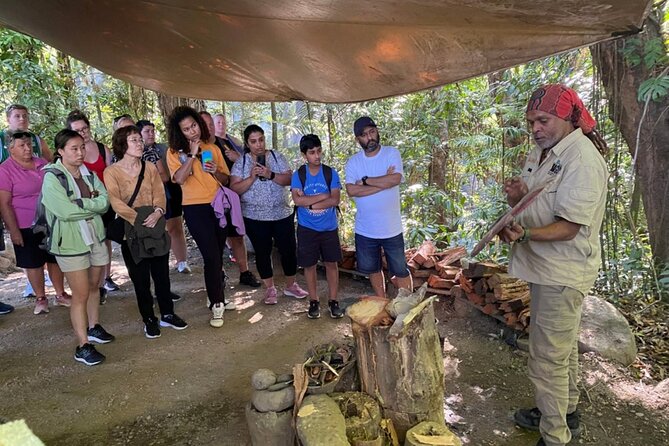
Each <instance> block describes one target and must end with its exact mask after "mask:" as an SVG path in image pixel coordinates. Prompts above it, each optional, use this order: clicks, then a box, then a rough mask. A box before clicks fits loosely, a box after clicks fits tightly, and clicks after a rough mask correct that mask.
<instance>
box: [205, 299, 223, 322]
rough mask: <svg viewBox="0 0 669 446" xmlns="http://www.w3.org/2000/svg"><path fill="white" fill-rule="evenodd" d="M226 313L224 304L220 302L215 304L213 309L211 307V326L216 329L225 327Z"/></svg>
mask: <svg viewBox="0 0 669 446" xmlns="http://www.w3.org/2000/svg"><path fill="white" fill-rule="evenodd" d="M224 312H225V307H224V306H223V303H222V302H219V303H217V304H214V306H213V307H211V313H212V316H211V320H210V321H209V325H211V326H212V327H215V328H219V327H222V326H223V313H224Z"/></svg>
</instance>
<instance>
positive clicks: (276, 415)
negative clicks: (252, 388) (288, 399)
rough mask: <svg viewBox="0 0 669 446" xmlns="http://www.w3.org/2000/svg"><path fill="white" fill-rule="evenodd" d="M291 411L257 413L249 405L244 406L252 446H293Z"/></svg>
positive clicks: (293, 432) (293, 435)
mask: <svg viewBox="0 0 669 446" xmlns="http://www.w3.org/2000/svg"><path fill="white" fill-rule="evenodd" d="M292 421H293V411H292V410H285V411H283V412H266V413H262V412H258V411H257V410H255V409H254V408H253V405H252V404H251V403H249V404H247V405H246V424H247V425H248V427H249V434H250V435H251V444H252V445H253V446H293V445H294V444H295V430H293V424H292Z"/></svg>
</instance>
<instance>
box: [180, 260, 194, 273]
mask: <svg viewBox="0 0 669 446" xmlns="http://www.w3.org/2000/svg"><path fill="white" fill-rule="evenodd" d="M177 271H178V272H180V273H182V274H190V273H191V270H190V266H188V262H179V263H177Z"/></svg>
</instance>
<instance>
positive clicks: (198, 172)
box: [167, 143, 230, 205]
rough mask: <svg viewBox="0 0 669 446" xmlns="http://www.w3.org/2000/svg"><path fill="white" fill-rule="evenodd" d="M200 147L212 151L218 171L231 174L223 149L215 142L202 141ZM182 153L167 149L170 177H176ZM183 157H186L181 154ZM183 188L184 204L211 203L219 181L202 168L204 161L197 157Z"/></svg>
mask: <svg viewBox="0 0 669 446" xmlns="http://www.w3.org/2000/svg"><path fill="white" fill-rule="evenodd" d="M200 148H201V149H202V151H205V150H208V151H210V152H211V155H212V159H213V162H214V163H215V164H216V170H217V171H218V172H220V173H224V174H226V175H230V171H229V170H228V166H227V165H226V164H225V160H224V159H223V155H222V154H221V150H220V149H219V148H218V147H217V146H216V145H215V144H209V143H201V144H200ZM180 155H183V154H181V153H179V152H175V151H174V150H172V149H171V148H170V149H168V150H167V167H168V168H169V170H170V177H172V178H174V173H175V172H176V171H177V170H179V168H180V167H181V164H182V161H181V159H180ZM181 158H184V157H183V156H181ZM184 161H185V159H184ZM181 190H182V191H183V200H182V204H184V205H189V204H209V203H211V202H212V200H213V199H214V196H216V192H217V191H218V183H217V182H216V180H215V179H214V177H213V175H211V174H210V173H207V172H205V171H204V170H203V169H202V162H201V161H200V160H199V159H195V160H194V161H193V171H192V173H191V174H190V175H189V176H188V178H187V179H186V182H185V183H184V184H182V185H181Z"/></svg>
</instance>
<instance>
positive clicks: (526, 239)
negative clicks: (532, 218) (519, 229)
mask: <svg viewBox="0 0 669 446" xmlns="http://www.w3.org/2000/svg"><path fill="white" fill-rule="evenodd" d="M516 241H517V242H518V243H525V242H529V241H530V228H523V235H522V236H521V237H520V238H519V239H518V240H516Z"/></svg>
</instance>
